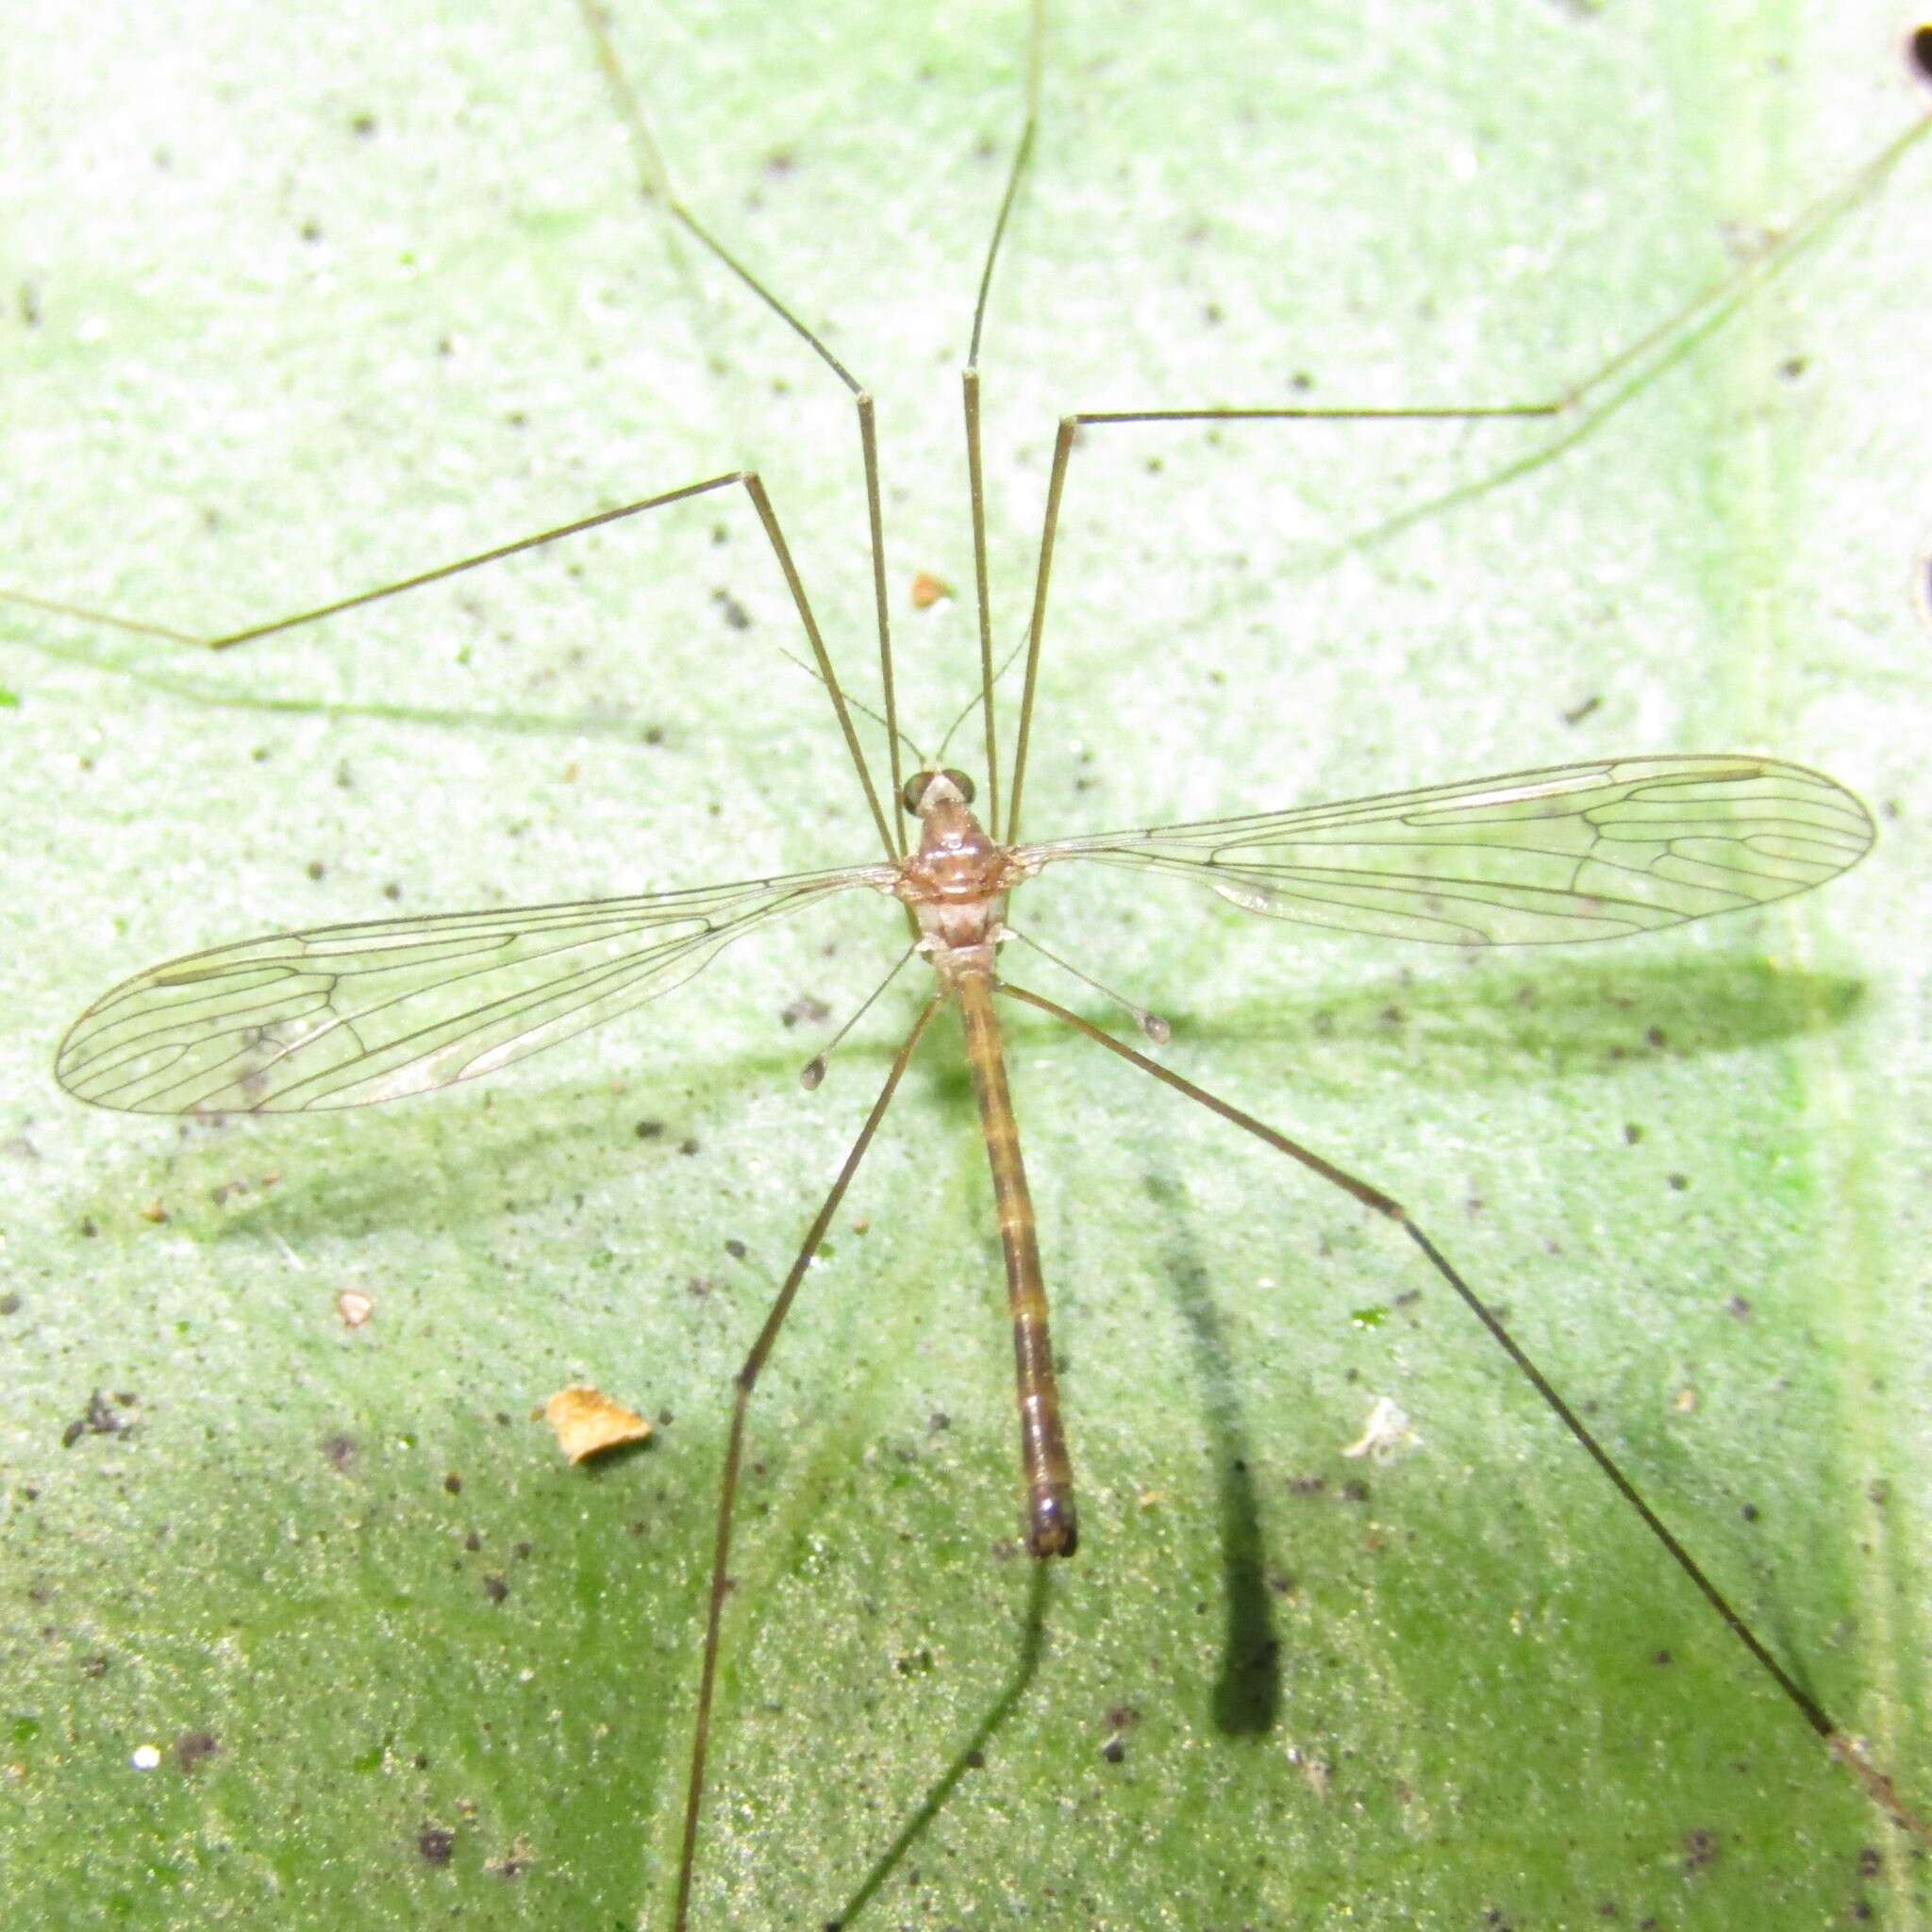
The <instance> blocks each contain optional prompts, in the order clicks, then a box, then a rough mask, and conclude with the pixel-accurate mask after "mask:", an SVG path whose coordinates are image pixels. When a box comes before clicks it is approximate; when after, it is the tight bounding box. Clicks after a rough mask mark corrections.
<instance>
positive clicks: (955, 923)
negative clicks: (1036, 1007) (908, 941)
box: [892, 771, 1036, 985]
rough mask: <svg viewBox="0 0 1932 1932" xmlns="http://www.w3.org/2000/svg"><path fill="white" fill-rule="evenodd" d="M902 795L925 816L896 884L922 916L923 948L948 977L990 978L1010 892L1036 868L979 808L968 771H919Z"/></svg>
mask: <svg viewBox="0 0 1932 1932" xmlns="http://www.w3.org/2000/svg"><path fill="white" fill-rule="evenodd" d="M900 803H901V804H903V805H904V806H905V808H906V809H907V810H908V812H910V813H911V814H912V815H913V816H914V817H915V818H917V819H918V820H919V822H920V826H921V831H920V839H919V849H918V850H917V851H916V852H914V853H913V854H912V855H911V856H910V857H909V858H903V859H901V860H900V862H899V877H898V881H897V883H896V884H895V885H894V886H893V888H892V890H893V891H895V892H896V893H897V894H898V896H899V897H900V898H901V899H903V900H904V901H905V902H906V904H907V905H908V906H909V907H911V908H912V910H913V913H914V916H915V917H916V918H917V919H918V921H919V933H920V937H919V950H920V951H921V952H922V953H924V955H925V956H926V958H928V959H930V960H931V961H932V965H933V970H934V971H935V972H936V973H937V974H939V976H940V979H941V982H942V983H943V984H946V985H951V984H953V982H954V981H956V980H957V979H958V976H959V974H962V973H978V974H984V975H985V976H986V977H987V978H989V979H990V978H991V976H992V972H993V955H994V953H995V951H996V950H997V949H998V947H999V946H1000V944H1001V942H1002V941H1004V940H1005V939H1006V937H1007V933H1006V928H1005V927H1004V926H1003V925H1001V924H1000V916H1001V914H1002V913H1003V912H1004V911H1005V910H1006V896H1007V894H1008V892H1009V891H1011V890H1012V889H1013V887H1015V886H1017V885H1018V884H1019V883H1020V882H1021V881H1022V880H1023V879H1025V878H1029V877H1031V876H1032V874H1033V873H1034V871H1035V870H1036V868H1035V867H1033V866H1030V865H1027V864H1026V863H1025V862H1024V860H1023V859H1022V858H1021V857H1020V855H1019V853H1018V851H1017V850H1016V849H1015V848H1014V847H1012V846H1010V845H1002V844H1000V843H999V841H997V840H995V839H994V838H993V837H992V836H991V834H990V833H989V832H988V831H987V829H986V827H985V826H984V825H982V824H980V823H979V821H978V820H977V819H976V818H974V815H973V781H972V780H971V779H970V778H968V777H967V776H966V775H965V774H964V773H962V772H953V771H945V772H915V773H914V774H912V776H911V777H910V778H908V780H907V781H906V789H905V791H904V792H903V793H902V794H901V796H900Z"/></svg>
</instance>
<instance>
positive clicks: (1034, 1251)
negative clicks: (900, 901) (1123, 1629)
mask: <svg viewBox="0 0 1932 1932" xmlns="http://www.w3.org/2000/svg"><path fill="white" fill-rule="evenodd" d="M954 984H955V986H956V988H957V990H958V995H959V1012H960V1015H961V1017H962V1018H963V1019H964V1021H965V1024H966V1061H967V1065H968V1066H969V1067H970V1068H971V1070H972V1074H973V1092H974V1098H975V1099H976V1100H977V1101H978V1102H979V1124H980V1127H981V1129H982V1130H983V1131H984V1133H985V1135H986V1156H987V1159H988V1160H989V1161H990V1162H991V1166H992V1194H993V1204H994V1207H995V1209H996V1211H997V1212H998V1215H999V1223H1000V1245H1001V1246H1002V1247H1003V1248H1004V1249H1005V1251H1006V1257H1007V1302H1008V1307H1010V1308H1011V1310H1012V1315H1013V1363H1014V1368H1015V1371H1016V1373H1017V1376H1018V1384H1019V1395H1020V1455H1021V1459H1022V1461H1023V1462H1024V1466H1025V1473H1026V1547H1027V1549H1028V1550H1030V1551H1031V1552H1032V1553H1033V1555H1034V1556H1036V1557H1071V1556H1072V1555H1073V1554H1074V1547H1075V1545H1076V1544H1077V1543H1078V1541H1079V1539H1080V1531H1079V1524H1078V1522H1077V1521H1076V1519H1075V1516H1074V1467H1073V1464H1072V1463H1071V1462H1070V1461H1069V1460H1068V1457H1067V1440H1066V1437H1065V1435H1064V1434H1063V1433H1062V1431H1061V1428H1060V1395H1059V1385H1058V1383H1057V1382H1056V1381H1055V1380H1054V1373H1053V1341H1052V1338H1051V1337H1050V1336H1049V1335H1048V1333H1047V1326H1046V1288H1045V1285H1044V1284H1043V1283H1042V1282H1041V1277H1040V1241H1039V1239H1038V1237H1037V1235H1036V1234H1035V1232H1034V1224H1033V1197H1032V1196H1031V1195H1030V1194H1029V1193H1028V1192H1027V1191H1026V1170H1025V1168H1024V1166H1023V1165H1022V1164H1021V1160H1020V1131H1019V1128H1018V1126H1017V1125H1016V1124H1015V1123H1014V1120H1013V1103H1012V1098H1011V1096H1010V1095H1009V1094H1008V1091H1007V1065H1006V1057H1005V1055H1004V1054H1003V1053H1002V1052H1001V1051H1000V1028H999V1021H998V1019H997V1018H996V1017H995V1015H994V1013H993V1009H992V987H991V983H990V981H989V980H988V979H987V977H986V975H985V974H981V973H975V972H970V971H969V972H966V973H962V974H959V975H958V978H957V979H956V980H955V982H954Z"/></svg>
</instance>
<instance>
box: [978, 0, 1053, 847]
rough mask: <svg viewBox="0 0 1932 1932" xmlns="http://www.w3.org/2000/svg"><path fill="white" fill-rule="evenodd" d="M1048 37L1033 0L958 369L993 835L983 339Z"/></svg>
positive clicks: (995, 741) (1037, 0)
mask: <svg viewBox="0 0 1932 1932" xmlns="http://www.w3.org/2000/svg"><path fill="white" fill-rule="evenodd" d="M1045 39H1046V8H1045V0H1033V10H1032V18H1031V23H1030V31H1029V32H1028V34H1027V37H1026V118H1025V120H1024V123H1023V124H1022V125H1021V128H1020V141H1019V145H1018V146H1017V147H1015V148H1014V150H1013V165H1012V167H1011V168H1010V169H1009V170H1008V174H1007V189H1006V192H1005V193H1004V194H1002V195H1001V196H1000V211H999V213H998V214H997V215H996V216H995V217H994V218H993V225H992V240H991V242H988V243H987V249H986V266H985V267H984V268H983V269H981V271H980V274H979V294H978V297H977V299H976V300H975V301H974V305H973V339H972V341H971V343H970V344H969V345H968V347H967V351H966V367H965V368H964V369H963V370H962V371H961V372H960V375H959V387H960V391H961V396H962V400H963V402H964V404H965V409H966V489H967V497H968V499H969V501H970V503H971V505H972V509H973V591H974V608H976V609H977V611H978V613H979V702H980V709H981V713H982V716H983V717H984V719H985V724H986V829H987V831H988V832H989V833H991V836H992V837H993V838H995V839H997V838H998V837H999V836H1000V741H999V733H998V732H997V730H996V729H995V728H994V724H993V708H992V676H993V674H992V608H991V603H990V602H989V600H988V596H987V588H986V484H985V478H984V473H983V470H982V467H981V463H980V456H979V341H980V338H981V336H982V335H984V334H985V332H986V305H987V303H988V302H989V301H990V300H991V297H992V273H993V269H994V268H995V266H996V265H997V264H998V262H999V258H1000V243H1001V242H1002V241H1004V240H1005V239H1006V233H1007V222H1008V217H1009V216H1010V215H1011V214H1012V212H1013V201H1014V198H1015V197H1016V196H1017V195H1018V193H1019V192H1020V178H1021V176H1022V175H1024V174H1025V172H1026V164H1027V162H1028V161H1029V160H1030V159H1031V158H1032V156H1033V142H1034V136H1035V134H1036V133H1037V132H1038V130H1039V126H1040V68H1041V54H1042V51H1043V47H1044V43H1045Z"/></svg>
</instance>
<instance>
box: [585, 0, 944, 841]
mask: <svg viewBox="0 0 1932 1932" xmlns="http://www.w3.org/2000/svg"><path fill="white" fill-rule="evenodd" d="M578 10H579V12H580V13H581V14H582V15H583V21H584V29H585V31H586V32H587V33H588V34H589V35H590V37H591V46H592V47H593V48H595V50H596V54H597V65H598V66H599V68H600V69H601V70H602V71H603V75H604V81H605V85H606V87H607V88H608V90H609V92H610V98H611V101H612V102H613V104H614V105H615V107H616V108H617V112H618V117H619V118H620V119H621V120H622V121H623V123H624V125H625V131H626V133H627V134H628V136H629V139H630V143H631V152H632V153H633V155H634V156H635V157H636V159H637V168H638V180H639V183H640V185H641V187H642V189H643V192H644V194H645V197H646V198H647V199H649V200H652V201H659V202H662V203H663V205H664V211H665V213H666V214H668V215H669V216H670V217H671V219H672V220H673V221H674V222H675V223H676V224H677V225H678V226H679V227H681V228H682V229H683V230H684V231H685V233H686V234H688V235H689V236H690V237H691V240H692V241H693V242H697V244H698V245H699V246H700V247H701V248H703V249H705V250H706V251H707V253H708V254H709V255H710V256H711V257H712V258H714V259H715V260H717V261H718V262H720V263H721V264H722V265H723V266H724V268H726V269H728V270H729V271H730V272H731V274H732V275H735V276H736V277H737V278H738V280H739V281H740V282H741V283H742V284H743V285H744V287H745V288H746V289H748V290H749V291H751V293H752V294H753V295H755V296H757V298H758V300H759V301H760V302H762V303H763V304H764V305H765V307H766V308H769V309H770V310H771V311H772V313H773V314H774V315H775V316H776V317H777V318H778V320H779V321H780V322H782V323H783V324H784V325H786V326H787V327H788V328H790V329H791V330H792V332H793V333H794V334H796V335H797V336H798V337H799V338H800V339H801V340H802V341H804V342H805V344H806V346H807V347H808V348H809V349H810V350H811V352H812V354H813V355H815V356H816V357H817V358H819V360H820V361H821V362H823V363H824V365H825V367H826V368H827V369H829V370H830V371H831V372H832V374H833V375H836V376H837V377H838V378H839V380H840V381H841V383H843V384H844V385H845V388H846V390H847V391H849V392H850V394H851V397H852V402H853V407H854V408H855V409H856V410H857V411H858V452H859V459H860V461H861V463H862V464H863V465H864V469H865V508H866V521H867V525H868V531H869V535H870V538H871V542H872V587H873V608H874V612H875V613H876V617H877V623H878V634H879V684H880V688H881V691H882V692H883V695H884V705H885V713H886V742H887V745H888V747H889V750H888V752H887V756H888V758H890V759H891V773H892V797H893V799H894V800H895V801H896V800H897V798H898V796H899V791H900V786H901V783H902V779H901V776H900V764H899V708H898V700H897V697H896V696H895V694H894V691H893V683H892V631H891V618H890V617H889V615H888V612H887V598H886V536H885V523H884V517H883V513H882V511H881V509H880V503H879V445H878V431H877V427H876V425H875V424H874V411H873V399H872V396H871V394H870V392H869V391H867V390H866V388H865V386H864V384H863V383H861V382H860V381H859V380H858V377H857V376H856V375H853V373H852V372H851V370H849V369H847V368H846V366H845V365H844V363H842V362H841V361H840V359H839V358H838V357H836V356H835V355H833V353H832V352H831V350H830V348H828V347H827V346H826V344H825V342H824V339H823V338H822V337H821V336H819V335H818V334H817V333H816V332H815V331H814V330H812V329H811V328H810V327H808V325H807V324H806V323H805V321H804V319H803V318H802V317H801V316H800V315H799V314H798V313H797V311H796V310H795V309H792V308H788V307H787V305H786V304H785V303H784V302H782V301H780V300H779V298H778V296H777V295H776V294H774V292H773V291H772V290H771V289H770V288H769V287H767V285H766V284H765V283H764V282H762V281H760V280H759V279H758V276H757V275H754V274H753V273H752V271H751V270H750V269H749V268H748V267H746V265H745V264H744V263H743V262H742V261H741V260H740V259H739V258H738V257H737V256H736V255H734V254H733V253H732V252H731V250H730V249H728V248H727V247H725V245H724V242H721V241H719V239H718V238H717V237H716V236H715V235H714V234H712V233H711V231H710V229H708V227H706V226H705V225H704V224H703V223H702V222H701V221H699V220H698V218H697V216H696V215H694V214H693V213H692V212H691V209H690V208H688V207H687V206H686V205H685V203H684V202H683V200H682V199H681V198H680V197H679V195H678V193H677V191H676V190H675V188H674V187H673V186H672V181H671V171H670V169H669V168H668V167H667V166H666V165H665V162H664V155H663V150H662V149H660V148H659V147H658V142H657V139H656V137H655V136H654V135H653V134H652V132H651V124H650V122H649V121H648V120H647V119H646V117H645V114H644V106H643V102H642V101H641V99H640V98H639V96H638V91H637V89H636V88H634V87H633V86H632V85H631V82H630V76H629V75H627V74H626V73H625V71H624V63H623V61H622V60H620V59H619V58H618V56H617V48H616V46H615V45H614V44H613V43H612V42H611V39H610V31H609V27H608V24H607V21H606V18H605V14H604V10H603V8H602V7H601V6H600V4H599V0H578ZM867 790H868V791H870V790H871V787H870V784H868V786H867ZM892 825H893V834H892V835H891V836H894V837H896V838H897V840H898V843H897V844H896V845H895V846H893V847H892V849H891V853H890V854H889V856H891V857H896V858H904V857H905V856H906V845H905V839H904V834H903V832H902V831H901V830H900V829H899V817H898V812H897V809H896V806H895V808H894V811H893V815H892Z"/></svg>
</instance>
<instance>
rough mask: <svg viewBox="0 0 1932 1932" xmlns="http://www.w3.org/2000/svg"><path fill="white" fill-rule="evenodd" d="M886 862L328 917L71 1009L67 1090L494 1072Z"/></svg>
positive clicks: (194, 1106) (245, 1099)
mask: <svg viewBox="0 0 1932 1932" xmlns="http://www.w3.org/2000/svg"><path fill="white" fill-rule="evenodd" d="M891 876H892V873H891V868H890V867H882V866H875V865H874V866H855V867H849V868H846V869H844V870H842V871H838V872H821V873H799V874H793V875H792V876H791V877H789V878H776V879H753V880H750V881H748V882H746V883H744V884H742V885H732V886H710V887H703V888H700V889H698V890H696V891H678V892H649V893H645V894H644V895H642V896H641V897H639V898H631V899H593V900H588V901H585V902H583V903H581V904H577V905H563V906H526V907H520V908H508V909H505V910H502V911H493V912H447V913H432V914H429V915H428V916H426V917H424V918H416V919H381V920H374V921H370V922H368V923H367V924H356V925H321V926H316V927H315V928H314V929H313V930H312V931H308V932H290V933H278V934H276V935H275V937H273V938H271V939H262V940H244V941H242V943H241V944H239V945H232V946H216V947H214V948H213V949H212V950H210V951H208V952H206V953H192V954H190V955H189V956H188V958H185V959H172V960H170V961H169V962H168V963H167V964H166V965H164V966H155V967H151V968H150V969H149V970H148V971H147V972H145V973H142V974H137V975H136V976H135V977H134V978H132V979H130V980H127V981H126V982H125V984H123V985H121V986H117V987H116V988H115V989H114V991H112V992H110V993H108V994H106V995H105V996H104V997H103V998H101V999H98V1000H96V1001H95V1002H94V1004H93V1005H92V1006H91V1007H90V1008H88V1009H87V1011H86V1012H84V1013H83V1014H82V1015H81V1016H80V1018H79V1019H78V1020H76V1021H75V1023H74V1025H73V1027H72V1028H71V1029H70V1030H69V1032H68V1035H67V1038H66V1039H65V1040H63V1041H61V1042H60V1050H59V1052H58V1055H57V1056H56V1057H55V1061H54V1072H55V1075H56V1077H57V1078H58V1080H59V1082H60V1084H61V1086H63V1087H64V1088H66V1090H67V1091H69V1092H70V1093H72V1094H74V1095H75V1097H76V1098H78V1099H81V1100H89V1101H92V1102H93V1103H94V1105H95V1106H97V1107H112V1108H122V1109H124V1110H125V1111H127V1112H130V1113H293V1112H301V1111H303V1110H305V1109H308V1108H335V1107H359V1106H363V1105H365V1104H367V1103H369V1102H371V1101H377V1100H394V1099H397V1098H399V1097H400V1096H402V1095H404V1094H407V1093H426V1092H429V1091H432V1090H433V1089H435V1088H438V1087H448V1086H451V1085H453V1084H454V1083H455V1082H456V1081H458V1080H474V1079H475V1078H477V1077H478V1076H479V1075H481V1074H491V1073H494V1072H495V1071H496V1069H497V1068H499V1067H504V1066H508V1064H509V1063H510V1062H511V1061H512V1060H519V1059H522V1058H524V1057H525V1055H527V1054H533V1053H538V1052H541V1050H542V1049H543V1048H544V1047H546V1046H551V1045H554V1044H555V1043H556V1042H557V1041H559V1040H566V1039H568V1038H569V1037H570V1036H571V1035H572V1034H573V1033H578V1032H581V1031H582V1030H583V1029H584V1028H585V1027H587V1026H595V1025H598V1024H602V1023H603V1022H604V1021H606V1020H608V1019H610V1018H611V1017H612V1016H613V1015H615V1014H618V1013H623V1012H626V1011H628V1010H629V1009H630V1008H632V1007H638V1006H641V1005H643V1004H644V1002H645V1001H646V1000H654V999H656V998H658V995H659V994H660V993H666V992H669V991H671V990H672V988H673V987H675V986H679V985H682V984H683V982H684V981H685V980H687V979H689V978H690V977H691V974H694V973H696V972H697V971H699V969H700V968H702V967H703V966H705V965H707V964H708V962H709V961H710V960H711V959H712V958H714V957H715V956H716V955H717V954H718V953H719V952H720V951H721V950H722V949H723V948H724V947H725V946H728V945H729V944H731V942H732V941H734V940H739V939H742V938H743V937H744V935H745V934H746V933H748V932H750V931H752V930H753V929H754V928H755V927H757V926H760V925H763V924H765V923H766V922H767V921H768V920H772V919H777V918H780V917H782V916H783V915H784V914H786V913H789V912H793V911H796V910H797V909H798V908H801V907H803V906H807V905H810V904H812V903H814V902H815V901H817V900H820V899H824V898H826V897H829V896H830V895H831V894H832V893H834V892H842V891H847V890H849V889H850V888H852V887H854V886H862V885H871V886H877V885H880V884H882V883H883V884H885V885H887V886H890V884H891Z"/></svg>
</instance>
